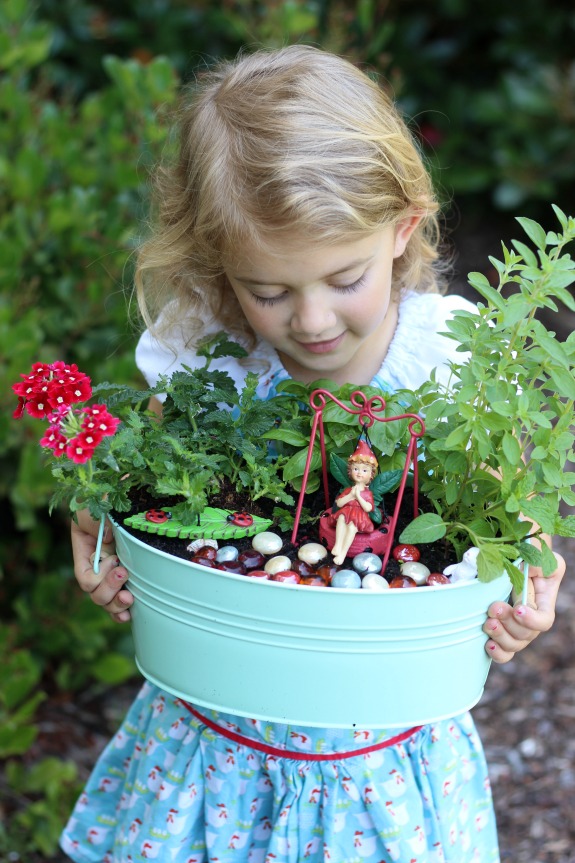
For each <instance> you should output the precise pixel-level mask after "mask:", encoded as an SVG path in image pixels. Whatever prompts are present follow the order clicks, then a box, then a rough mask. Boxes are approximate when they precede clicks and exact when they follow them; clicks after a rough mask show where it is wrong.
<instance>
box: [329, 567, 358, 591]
mask: <svg viewBox="0 0 575 863" xmlns="http://www.w3.org/2000/svg"><path fill="white" fill-rule="evenodd" d="M331 586H332V587H361V578H360V577H359V575H358V574H357V572H356V571H355V570H354V569H338V571H337V572H336V573H335V575H334V576H333V578H332V580H331Z"/></svg>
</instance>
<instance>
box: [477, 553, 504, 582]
mask: <svg viewBox="0 0 575 863" xmlns="http://www.w3.org/2000/svg"><path fill="white" fill-rule="evenodd" d="M506 560H507V558H506V557H505V556H504V555H503V554H502V553H501V550H500V549H499V548H496V547H493V546H491V545H487V546H482V548H481V551H480V552H479V554H478V556H477V577H478V579H479V581H493V580H494V579H495V578H499V576H500V575H501V574H502V573H503V572H504V570H505V563H506Z"/></svg>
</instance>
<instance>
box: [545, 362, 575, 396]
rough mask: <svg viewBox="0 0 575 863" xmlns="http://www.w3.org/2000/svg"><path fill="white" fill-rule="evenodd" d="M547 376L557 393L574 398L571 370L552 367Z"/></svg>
mask: <svg viewBox="0 0 575 863" xmlns="http://www.w3.org/2000/svg"><path fill="white" fill-rule="evenodd" d="M549 376H550V378H551V380H552V381H553V383H554V384H555V388H556V390H557V392H558V393H559V395H561V396H564V397H565V398H568V399H571V400H575V379H574V378H573V374H572V373H571V372H568V371H566V370H565V369H559V368H554V369H550V370H549Z"/></svg>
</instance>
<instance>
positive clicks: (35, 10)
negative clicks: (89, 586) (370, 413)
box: [0, 0, 575, 861]
mask: <svg viewBox="0 0 575 863" xmlns="http://www.w3.org/2000/svg"><path fill="white" fill-rule="evenodd" d="M480 5H481V13H478V12H477V4H475V3H473V2H471V0H436V2H434V3H429V2H427V0H403V2H400V0H390V2H387V3H382V2H377V0H358V2H348V0H339V2H328V0H324V2H321V0H317V2H300V0H271V2H266V3H263V2H256V0H231V2H230V0H214V2H210V0H196V2H185V0H150V2H148V3H142V2H140V0H100V2H93V3H89V2H85V0H39V2H37V3H32V2H29V0H5V2H4V3H3V4H2V5H1V6H0V76H1V87H0V345H1V350H0V402H1V408H2V410H1V411H0V466H1V471H0V606H1V608H2V620H1V622H0V758H5V759H6V762H5V769H4V770H3V771H2V775H1V778H0V782H1V783H2V784H1V788H0V790H5V791H6V795H5V800H6V802H5V804H4V815H5V816H6V817H5V819H4V823H3V825H2V824H1V823H0V855H2V854H4V855H8V854H11V855H13V856H12V857H10V858H8V856H5V857H3V858H0V859H6V860H7V859H11V860H18V859H21V860H27V861H32V860H36V859H38V860H40V859H41V860H45V861H48V860H50V859H56V858H55V856H54V855H56V854H57V852H56V843H57V836H58V833H59V831H60V829H61V825H62V822H63V820H64V818H65V817H66V814H67V812H68V811H69V808H70V806H71V803H72V801H73V799H74V796H75V794H76V793H77V791H78V788H79V783H80V779H81V777H79V775H78V771H77V769H76V766H75V765H74V763H73V762H72V761H70V760H65V759H59V758H56V757H41V756H40V757H38V753H37V749H35V748H34V740H35V738H36V735H37V730H38V727H37V722H38V716H39V715H40V711H42V709H43V702H44V701H45V700H46V699H49V698H55V697H67V698H72V699H73V696H74V693H76V692H79V691H81V690H83V691H85V690H86V689H87V688H91V689H92V690H93V691H94V692H95V693H96V694H97V693H98V691H100V689H102V688H104V687H109V686H113V685H116V684H118V683H121V682H123V681H125V680H127V679H129V678H130V676H131V675H133V674H134V665H133V661H132V648H131V641H130V637H129V635H128V634H127V632H126V630H125V629H123V628H121V627H117V626H114V625H113V624H111V622H109V621H108V619H107V617H106V616H105V615H104V614H102V613H101V611H100V610H99V609H97V608H96V607H95V606H93V605H92V603H90V601H89V600H88V599H86V598H85V597H83V596H82V595H81V594H80V592H79V590H78V589H77V588H76V586H75V581H74V579H73V575H72V571H71V555H70V550H69V543H68V538H67V534H68V525H67V517H66V514H65V513H63V512H62V513H55V514H54V515H53V516H52V517H51V518H48V516H47V504H48V500H49V497H50V494H51V491H52V486H51V478H50V476H49V475H48V474H47V472H46V470H45V469H44V468H43V465H42V459H41V452H40V448H39V447H38V445H37V440H38V438H39V436H40V434H39V424H38V423H36V422H34V421H30V420H29V418H28V419H24V420H22V421H21V422H20V423H16V422H15V421H14V420H13V419H12V418H11V415H12V411H13V409H14V407H15V397H14V396H13V394H12V391H11V384H12V383H13V382H15V381H16V380H18V379H19V375H20V373H22V372H25V371H27V370H28V368H29V367H30V365H31V363H32V362H34V361H37V360H42V361H48V362H49V361H53V360H55V359H63V360H65V361H67V362H76V363H78V365H79V366H80V368H81V369H82V370H84V371H86V372H88V373H89V374H90V375H91V376H92V377H93V379H94V380H95V381H96V382H99V381H102V380H113V381H118V382H119V381H125V382H128V381H131V382H134V383H136V384H139V383H141V382H140V380H139V377H138V374H137V372H136V370H135V368H134V363H133V349H134V345H135V341H136V338H137V319H136V320H135V321H134V319H133V318H132V319H131V318H130V317H129V315H128V307H129V294H130V282H131V274H132V255H133V250H134V248H135V246H136V245H137V242H138V238H139V236H140V235H141V233H142V232H143V231H145V214H146V195H147V192H146V189H147V180H148V172H149V169H150V167H151V166H152V165H153V163H154V162H155V161H156V159H157V158H158V156H159V154H160V152H161V151H162V148H163V147H164V146H166V130H167V122H168V116H169V110H170V107H171V106H172V105H173V103H174V99H175V97H176V93H177V89H178V86H179V84H180V82H181V81H188V80H190V79H191V78H192V77H193V74H194V71H195V69H197V68H198V67H200V66H201V65H202V64H204V63H206V62H209V61H210V60H211V59H212V58H214V57H219V56H233V55H234V54H235V53H236V52H237V50H238V49H240V48H241V47H243V46H246V47H247V50H249V49H250V48H251V47H253V46H256V45H262V44H263V45H268V46H277V45H282V44H287V43H290V42H296V41H306V42H311V43H313V44H319V45H321V46H323V47H325V48H328V49H330V50H334V51H336V52H341V53H344V54H346V55H347V56H349V57H350V58H351V59H353V60H355V61H357V62H359V63H362V64H365V65H366V66H367V67H369V68H371V69H373V70H376V71H377V72H379V73H381V74H382V75H383V76H384V78H385V79H386V80H387V81H388V83H389V86H390V88H391V89H392V91H393V92H394V94H395V96H396V97H397V98H398V100H399V102H400V104H401V106H402V107H403V109H404V111H405V112H406V115H407V116H408V118H411V120H412V123H413V128H414V130H415V131H416V134H418V136H419V137H420V140H421V144H422V148H423V150H424V152H425V154H426V156H427V158H428V160H429V164H430V167H431V169H432V171H433V173H434V176H435V179H436V182H437V184H438V187H439V188H440V190H441V194H442V197H443V198H444V200H445V201H447V202H450V201H451V204H450V206H448V212H451V214H452V215H453V213H456V214H457V213H459V212H461V213H463V214H464V216H465V218H467V219H472V220H474V224H477V225H478V226H481V225H482V224H489V225H490V226H491V225H493V223H495V224H497V223H498V220H499V221H501V223H502V224H504V223H505V219H506V218H507V216H508V215H509V214H511V213H513V214H516V213H520V214H521V215H527V216H530V217H531V218H535V219H540V220H542V221H544V222H545V221H546V220H547V219H548V213H549V203H550V202H552V201H553V202H554V203H557V204H559V206H562V207H563V208H564V209H566V210H569V205H570V204H571V203H572V194H573V190H574V187H575V183H574V180H575V161H574V160H573V158H572V152H573V146H572V142H573V139H574V133H575V98H574V97H575V57H574V47H573V46H574V45H575V32H574V31H575V12H573V10H571V11H569V9H568V8H567V7H568V6H569V4H563V3H560V2H558V0H553V2H549V0H548V2H546V3H545V4H544V3H543V2H542V0H523V2H522V3H521V4H516V3H515V2H513V0H483V2H482V3H481V4H480ZM465 214H467V215H465ZM8 788H11V791H8ZM3 796H4V795H3ZM14 855H16V856H14ZM33 855H41V856H40V857H36V856H33Z"/></svg>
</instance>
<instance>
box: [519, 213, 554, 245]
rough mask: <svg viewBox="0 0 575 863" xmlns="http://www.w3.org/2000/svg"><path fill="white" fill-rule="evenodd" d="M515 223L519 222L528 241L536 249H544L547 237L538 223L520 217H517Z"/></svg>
mask: <svg viewBox="0 0 575 863" xmlns="http://www.w3.org/2000/svg"><path fill="white" fill-rule="evenodd" d="M516 221H517V222H519V224H520V225H521V227H522V228H523V230H524V231H525V233H526V234H527V236H528V237H529V239H530V240H532V242H533V243H535V245H536V246H537V248H538V249H544V248H545V246H546V244H547V235H546V233H545V231H544V230H543V228H542V227H541V225H540V224H539V223H538V222H534V221H533V219H526V218H525V217H522V216H518V217H517V219H516Z"/></svg>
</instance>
